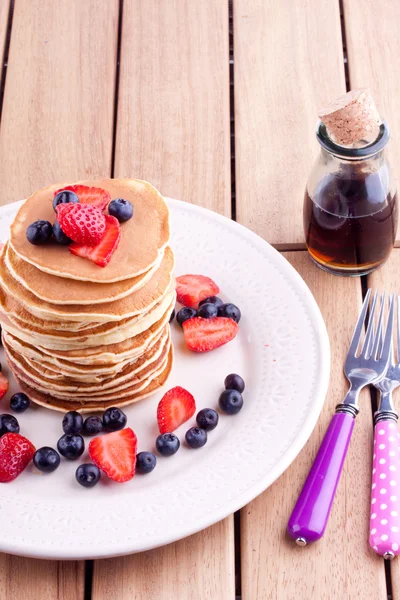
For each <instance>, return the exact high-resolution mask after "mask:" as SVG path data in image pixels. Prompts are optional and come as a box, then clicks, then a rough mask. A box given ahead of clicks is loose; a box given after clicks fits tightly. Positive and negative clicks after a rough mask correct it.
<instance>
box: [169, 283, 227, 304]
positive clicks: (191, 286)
mask: <svg viewBox="0 0 400 600" xmlns="http://www.w3.org/2000/svg"><path fill="white" fill-rule="evenodd" d="M218 293H219V287H218V286H217V284H216V283H215V282H214V281H213V280H212V279H210V278H209V277H205V276H204V275H181V276H180V277H177V278H176V295H177V300H178V302H180V303H181V304H183V305H184V306H190V307H191V308H197V307H198V305H199V302H201V301H202V300H205V299H206V298H208V297H209V296H216V295H217V294H218Z"/></svg>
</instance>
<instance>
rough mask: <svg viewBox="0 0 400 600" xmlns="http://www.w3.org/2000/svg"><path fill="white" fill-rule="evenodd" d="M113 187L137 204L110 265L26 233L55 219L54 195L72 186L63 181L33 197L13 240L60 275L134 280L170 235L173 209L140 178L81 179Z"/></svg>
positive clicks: (117, 194)
mask: <svg viewBox="0 0 400 600" xmlns="http://www.w3.org/2000/svg"><path fill="white" fill-rule="evenodd" d="M78 183H81V184H83V185H88V186H94V187H100V188H103V189H105V190H107V191H109V192H110V194H111V199H114V198H124V199H125V200H129V201H130V202H131V203H132V204H133V207H134V214H133V217H132V218H131V219H129V221H126V222H125V223H123V224H122V225H121V239H120V242H119V245H118V248H117V250H116V251H115V252H114V254H113V256H112V257H111V260H110V262H109V264H108V265H107V266H106V267H99V266H98V265H95V264H94V263H93V262H91V261H90V260H87V259H83V258H80V257H79V256H74V255H73V254H71V253H70V252H69V250H68V248H66V247H65V246H60V245H58V244H55V243H54V244H53V243H49V244H44V245H41V246H33V245H32V244H30V243H29V242H28V240H27V238H26V230H27V228H28V226H29V225H30V224H31V223H33V222H34V221H37V220H39V219H44V220H46V221H50V223H54V221H55V213H54V210H53V204H52V203H53V197H54V192H55V191H56V190H59V189H62V188H63V187H65V186H67V185H70V183H57V184H54V185H51V186H49V187H46V188H44V189H42V190H39V191H38V192H35V193H34V194H32V196H30V197H29V198H28V199H27V200H26V202H25V203H24V204H23V205H22V206H21V208H20V209H19V211H18V213H17V216H16V217H15V219H14V222H13V224H12V226H11V237H10V244H11V246H12V249H13V250H14V252H16V253H17V254H18V256H19V257H20V258H22V259H24V260H26V261H27V262H29V263H31V264H32V265H33V266H35V267H37V268H38V269H39V270H41V271H44V272H46V273H50V274H52V275H56V276H58V277H64V278H71V279H75V280H76V279H79V280H82V281H94V282H95V283H100V282H103V283H107V282H108V283H110V282H114V281H121V280H124V279H131V278H132V277H137V276H138V275H141V274H142V273H145V272H146V271H148V270H149V269H150V268H151V267H152V265H154V264H155V263H156V262H157V260H158V258H159V255H160V253H161V252H162V251H163V249H164V248H165V247H166V245H167V244H168V241H169V238H170V229H169V211H168V207H167V205H166V203H165V201H164V199H163V198H162V196H161V195H160V194H159V192H158V191H157V190H156V189H155V188H154V187H153V186H152V185H150V184H149V183H147V182H145V181H140V180H138V179H102V180H97V181H81V182H78Z"/></svg>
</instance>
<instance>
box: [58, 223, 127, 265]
mask: <svg viewBox="0 0 400 600" xmlns="http://www.w3.org/2000/svg"><path fill="white" fill-rule="evenodd" d="M105 220H106V231H105V233H104V236H103V239H102V240H101V242H100V243H99V244H97V246H87V245H82V244H71V245H70V246H69V251H70V252H72V254H76V256H80V257H81V258H87V259H89V260H91V261H92V262H94V263H95V264H96V265H99V267H105V266H106V265H108V263H109V262H110V259H111V257H112V255H113V253H114V252H115V251H116V249H117V247H118V244H119V240H120V237H121V230H120V226H119V221H118V219H116V218H115V217H111V216H110V215H105Z"/></svg>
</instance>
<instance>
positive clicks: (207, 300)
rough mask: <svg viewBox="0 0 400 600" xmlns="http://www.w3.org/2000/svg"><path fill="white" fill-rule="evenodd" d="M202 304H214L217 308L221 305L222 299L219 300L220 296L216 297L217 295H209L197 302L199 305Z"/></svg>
mask: <svg viewBox="0 0 400 600" xmlns="http://www.w3.org/2000/svg"><path fill="white" fill-rule="evenodd" d="M203 304H214V306H216V307H217V308H219V307H220V306H222V305H223V301H222V300H221V298H218V296H209V297H208V298H205V299H204V300H202V301H201V302H199V307H200V306H203Z"/></svg>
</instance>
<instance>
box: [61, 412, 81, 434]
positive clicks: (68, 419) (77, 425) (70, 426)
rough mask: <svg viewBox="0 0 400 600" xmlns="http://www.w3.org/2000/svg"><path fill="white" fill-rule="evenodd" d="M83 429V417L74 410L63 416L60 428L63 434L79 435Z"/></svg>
mask: <svg viewBox="0 0 400 600" xmlns="http://www.w3.org/2000/svg"><path fill="white" fill-rule="evenodd" d="M82 427H83V417H82V415H80V414H79V413H78V412H76V411H75V410H71V411H69V412H67V413H66V414H65V415H64V418H63V421H62V428H63V431H64V433H80V432H81V431H82Z"/></svg>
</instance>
